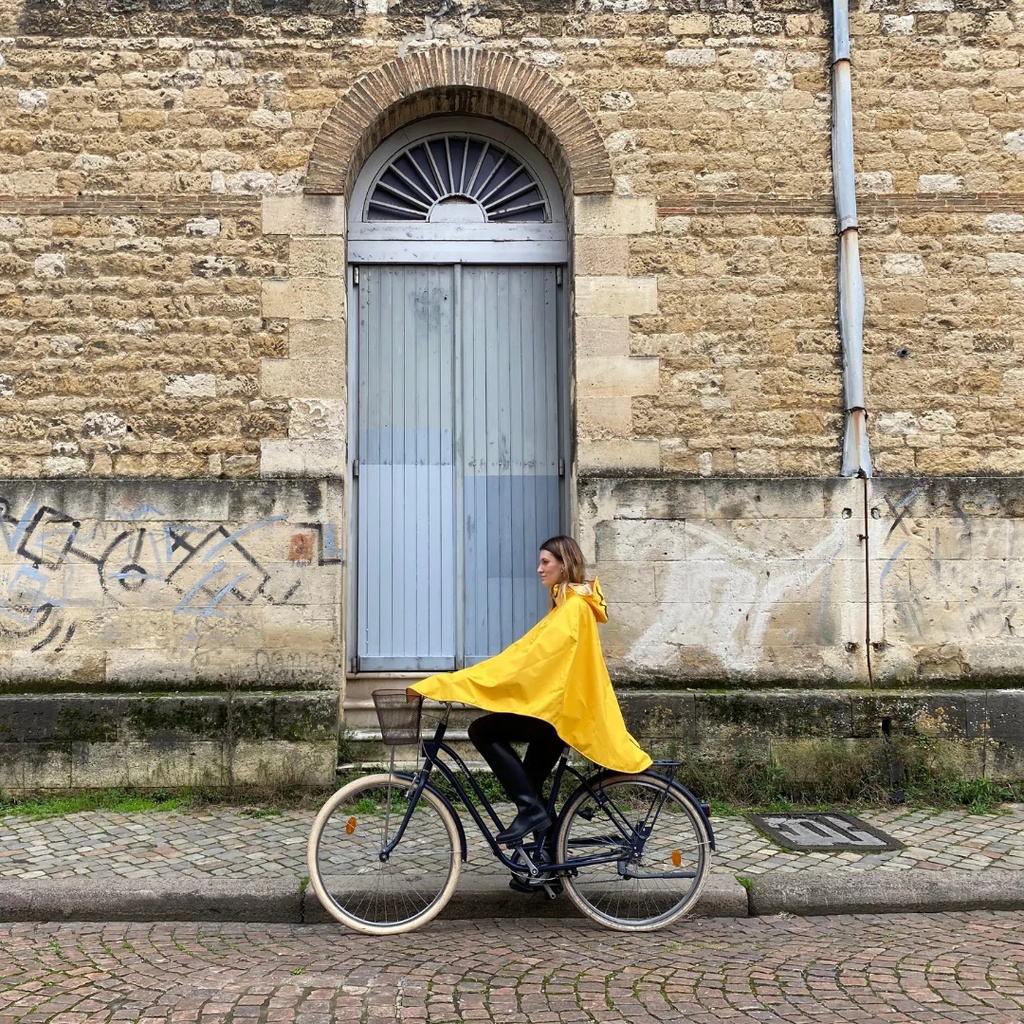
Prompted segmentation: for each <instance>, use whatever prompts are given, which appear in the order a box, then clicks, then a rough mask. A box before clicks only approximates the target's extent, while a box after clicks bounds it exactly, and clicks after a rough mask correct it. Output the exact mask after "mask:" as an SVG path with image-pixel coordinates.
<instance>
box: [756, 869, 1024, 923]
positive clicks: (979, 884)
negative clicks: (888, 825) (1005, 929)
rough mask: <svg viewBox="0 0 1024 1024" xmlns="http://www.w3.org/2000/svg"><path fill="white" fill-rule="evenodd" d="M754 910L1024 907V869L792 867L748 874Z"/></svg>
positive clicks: (806, 912)
mask: <svg viewBox="0 0 1024 1024" xmlns="http://www.w3.org/2000/svg"><path fill="white" fill-rule="evenodd" d="M749 900H750V903H749V905H750V914H751V915H752V916H762V915H765V914H781V913H787V914H795V915H797V916H800V917H814V916H820V915H823V914H900V913H907V914H912V913H940V912H943V911H951V910H961V911H962V910H1021V909H1024V871H1006V870H1001V869H999V868H986V869H985V870H984V871H965V870H963V869H958V868H943V869H942V870H939V871H925V870H922V869H920V868H916V869H915V868H911V869H908V870H903V871H881V870H879V871H869V870H864V869H858V870H851V871H814V870H809V871H798V872H797V871H794V872H781V871H773V872H767V873H765V874H763V875H753V876H750V888H749Z"/></svg>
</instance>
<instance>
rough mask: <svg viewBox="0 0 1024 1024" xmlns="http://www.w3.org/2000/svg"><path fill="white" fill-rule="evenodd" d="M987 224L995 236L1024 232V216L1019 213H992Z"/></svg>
mask: <svg viewBox="0 0 1024 1024" xmlns="http://www.w3.org/2000/svg"><path fill="white" fill-rule="evenodd" d="M985 224H986V225H987V227H988V229H989V231H991V232H992V233H993V234H994V235H1002V234H1018V233H1019V232H1022V231H1024V215H1022V214H1019V213H990V214H989V215H988V216H987V217H986V218H985Z"/></svg>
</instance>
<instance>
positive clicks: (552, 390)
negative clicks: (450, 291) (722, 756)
mask: <svg viewBox="0 0 1024 1024" xmlns="http://www.w3.org/2000/svg"><path fill="white" fill-rule="evenodd" d="M460 298H461V313H462V315H461V323H462V325H463V329H462V353H463V356H462V394H463V403H462V413H463V425H464V427H463V452H464V457H463V460H462V471H463V474H464V484H463V492H464V495H465V499H464V500H465V504H464V514H465V533H464V536H465V545H466V549H465V550H466V553H465V579H466V583H465V592H466V630H465V650H464V654H465V660H466V664H473V663H474V662H477V661H481V660H482V659H484V658H487V657H490V655H492V654H494V653H496V652H497V651H500V650H501V649H502V648H503V647H506V646H507V645H508V644H510V643H511V642H512V641H513V640H515V639H516V638H517V637H519V636H521V635H522V634H523V633H525V632H526V630H527V629H529V628H530V627H531V626H532V625H533V624H534V623H535V622H537V620H538V619H539V618H540V617H541V616H542V615H543V614H544V612H545V611H546V610H547V604H548V597H547V594H546V593H544V591H543V589H542V588H541V587H540V585H539V584H538V582H537V575H536V572H535V570H536V561H537V545H538V544H539V543H540V541H542V540H544V539H545V538H546V537H548V536H550V535H551V534H552V533H557V532H558V524H559V521H560V516H559V509H560V501H559V497H560V495H559V477H558V455H559V446H558V360H557V354H558V348H557V329H558V315H557V309H558V307H557V288H556V285H555V271H554V268H553V267H469V266H467V267H463V268H462V293H461V297H460Z"/></svg>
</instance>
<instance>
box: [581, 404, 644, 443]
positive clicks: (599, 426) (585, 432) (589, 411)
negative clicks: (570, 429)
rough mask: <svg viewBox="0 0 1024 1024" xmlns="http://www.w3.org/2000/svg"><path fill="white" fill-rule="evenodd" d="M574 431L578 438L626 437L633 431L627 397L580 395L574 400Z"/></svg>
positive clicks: (631, 409) (630, 406) (631, 410)
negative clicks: (597, 436) (607, 435)
mask: <svg viewBox="0 0 1024 1024" xmlns="http://www.w3.org/2000/svg"><path fill="white" fill-rule="evenodd" d="M576 416H577V420H576V429H577V433H578V434H579V436H580V437H593V436H594V435H603V434H612V435H613V436H618V437H624V436H628V435H629V434H630V433H631V432H632V429H633V405H632V402H631V401H630V399H629V398H628V397H615V396H607V395H602V396H600V397H592V396H589V395H586V394H580V395H578V396H577V399H576Z"/></svg>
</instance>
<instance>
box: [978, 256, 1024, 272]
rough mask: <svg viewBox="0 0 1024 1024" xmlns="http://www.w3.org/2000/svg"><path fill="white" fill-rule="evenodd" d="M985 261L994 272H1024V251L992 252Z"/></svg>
mask: <svg viewBox="0 0 1024 1024" xmlns="http://www.w3.org/2000/svg"><path fill="white" fill-rule="evenodd" d="M985 262H986V263H987V264H988V269H989V273H992V274H1024V253H1019V252H990V253H989V254H988V255H987V256H986V257H985Z"/></svg>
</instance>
